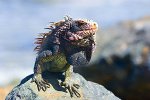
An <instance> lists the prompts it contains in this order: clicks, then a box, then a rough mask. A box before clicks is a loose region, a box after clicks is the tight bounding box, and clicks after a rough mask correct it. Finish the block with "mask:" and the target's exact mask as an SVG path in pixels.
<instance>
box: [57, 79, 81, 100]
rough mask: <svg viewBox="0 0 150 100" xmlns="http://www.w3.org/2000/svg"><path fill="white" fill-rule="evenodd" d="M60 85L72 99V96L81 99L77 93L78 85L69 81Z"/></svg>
mask: <svg viewBox="0 0 150 100" xmlns="http://www.w3.org/2000/svg"><path fill="white" fill-rule="evenodd" d="M60 85H61V86H62V87H64V88H65V89H66V90H68V91H69V93H70V96H71V97H73V96H74V95H76V96H77V97H79V98H80V97H81V95H80V93H79V92H78V89H79V88H80V86H79V85H78V84H75V83H73V82H71V81H67V82H66V81H65V82H61V83H60Z"/></svg>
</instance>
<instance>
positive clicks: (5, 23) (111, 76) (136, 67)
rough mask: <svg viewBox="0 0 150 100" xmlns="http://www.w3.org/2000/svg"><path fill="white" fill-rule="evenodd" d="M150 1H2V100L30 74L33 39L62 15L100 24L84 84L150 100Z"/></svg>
mask: <svg viewBox="0 0 150 100" xmlns="http://www.w3.org/2000/svg"><path fill="white" fill-rule="evenodd" d="M149 9H150V1H148V0H132V1H131V0H80V1H77V0H0V45H1V46H0V98H1V99H2V100H3V99H4V98H5V95H6V94H7V93H8V92H9V91H10V90H11V89H12V87H13V86H15V85H16V84H17V83H18V80H20V79H22V78H24V77H25V76H27V75H29V74H31V73H33V70H32V69H33V66H34V61H35V57H36V53H35V52H33V48H34V44H33V43H34V38H35V37H36V36H37V33H41V32H47V30H44V28H45V27H46V26H47V25H48V24H49V23H48V22H50V21H58V20H61V19H62V18H63V16H64V15H70V16H71V17H73V18H87V19H92V20H94V21H96V22H98V24H99V31H98V33H97V37H96V38H97V40H96V41H97V48H96V50H95V52H94V54H93V57H92V61H91V64H90V65H89V66H88V67H82V68H75V71H76V72H79V73H80V74H82V75H83V76H84V77H85V78H86V79H87V80H91V81H94V82H97V83H99V84H102V85H104V86H105V87H106V88H107V89H108V90H110V91H112V92H113V93H114V94H115V95H116V96H118V97H119V98H122V99H125V100H126V99H127V100H134V99H136V100H148V99H150V10H149Z"/></svg>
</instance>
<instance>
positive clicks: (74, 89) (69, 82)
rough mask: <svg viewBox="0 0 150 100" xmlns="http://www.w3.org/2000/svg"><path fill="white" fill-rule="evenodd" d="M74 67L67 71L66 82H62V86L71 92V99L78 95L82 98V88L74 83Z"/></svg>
mask: <svg viewBox="0 0 150 100" xmlns="http://www.w3.org/2000/svg"><path fill="white" fill-rule="evenodd" d="M69 66H70V65H69ZM72 67H73V66H70V67H69V68H68V69H67V71H66V72H65V80H64V81H63V82H61V84H60V85H61V86H62V87H64V88H65V89H66V90H68V91H69V93H70V96H71V97H73V96H74V95H76V96H77V97H81V95H80V93H79V91H78V89H79V87H80V86H79V85H78V84H77V83H74V81H73V80H72V78H71V77H72V73H73V68H72Z"/></svg>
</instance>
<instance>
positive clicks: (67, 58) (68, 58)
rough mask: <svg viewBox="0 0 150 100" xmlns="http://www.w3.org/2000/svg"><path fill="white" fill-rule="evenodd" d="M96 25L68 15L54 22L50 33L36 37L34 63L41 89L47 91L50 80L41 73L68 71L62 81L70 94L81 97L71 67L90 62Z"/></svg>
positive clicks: (35, 73) (34, 79)
mask: <svg viewBox="0 0 150 100" xmlns="http://www.w3.org/2000/svg"><path fill="white" fill-rule="evenodd" d="M97 28H98V27H97V24H96V23H95V22H93V21H88V20H81V19H79V20H73V19H72V18H70V17H65V20H62V21H59V22H56V23H52V24H51V25H50V27H49V28H48V29H50V32H49V33H46V34H44V35H43V37H42V38H37V42H36V44H40V45H39V46H37V47H36V48H35V49H36V50H38V56H37V58H36V61H35V65H34V77H33V79H32V82H35V83H36V85H37V88H38V90H39V91H40V90H41V89H42V90H43V91H46V89H47V88H49V87H50V83H49V82H47V81H46V80H45V79H43V78H42V72H44V71H49V72H65V80H64V81H63V82H61V84H60V85H61V86H63V87H64V88H65V89H66V90H68V91H69V93H70V96H71V97H73V96H74V95H76V96H77V97H80V96H81V95H80V93H79V92H78V89H79V87H80V86H79V85H78V84H77V83H73V82H72V81H71V75H72V71H71V70H72V67H71V66H82V65H85V64H88V62H89V61H90V59H91V55H92V51H93V47H94V46H95V41H94V35H95V33H96V31H97Z"/></svg>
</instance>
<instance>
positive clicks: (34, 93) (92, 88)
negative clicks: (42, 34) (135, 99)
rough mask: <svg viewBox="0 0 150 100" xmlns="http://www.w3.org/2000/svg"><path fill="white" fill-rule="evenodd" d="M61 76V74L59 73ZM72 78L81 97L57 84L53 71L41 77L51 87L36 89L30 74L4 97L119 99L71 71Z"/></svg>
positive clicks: (11, 99)
mask: <svg viewBox="0 0 150 100" xmlns="http://www.w3.org/2000/svg"><path fill="white" fill-rule="evenodd" d="M61 76H62V75H61ZM72 76H73V77H72V79H73V81H74V82H75V81H76V82H78V84H79V85H80V89H79V91H80V93H81V97H80V98H77V97H75V96H74V97H73V98H71V97H70V94H69V92H67V91H65V89H64V88H62V87H60V86H59V81H58V80H60V79H61V78H60V75H59V74H54V73H47V74H44V75H43V77H44V78H46V79H48V81H49V82H50V83H51V87H50V88H48V89H47V90H46V91H45V92H44V91H38V90H37V87H36V84H35V83H31V80H32V77H33V74H32V75H29V76H27V77H26V78H24V79H23V80H22V81H21V83H20V84H19V85H18V86H16V87H15V88H14V89H13V90H12V91H11V92H10V93H9V94H8V95H7V97H6V100H71V99H72V100H120V99H119V98H118V97H116V96H115V95H114V94H113V93H111V92H110V91H108V90H107V89H105V88H104V87H103V86H101V85H99V84H97V83H93V82H90V81H86V80H85V79H84V78H83V77H82V76H81V75H79V74H77V73H73V75H72Z"/></svg>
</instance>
